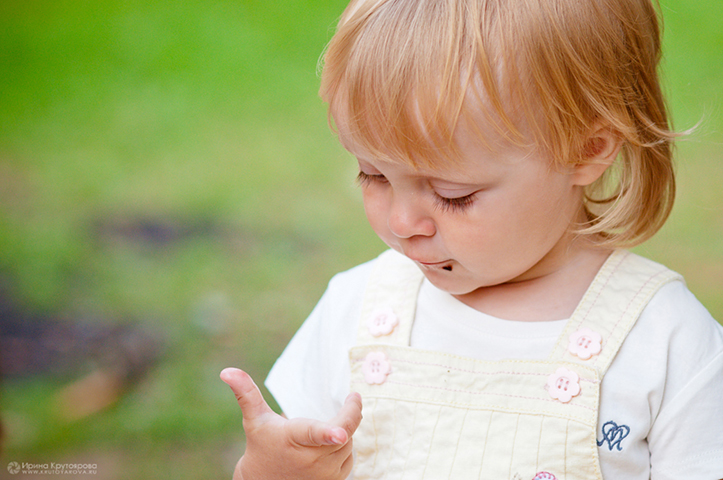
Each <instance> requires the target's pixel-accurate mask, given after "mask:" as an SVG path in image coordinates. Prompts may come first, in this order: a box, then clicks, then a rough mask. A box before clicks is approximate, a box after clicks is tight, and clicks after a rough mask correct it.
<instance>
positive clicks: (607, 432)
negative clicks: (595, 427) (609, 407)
mask: <svg viewBox="0 0 723 480" xmlns="http://www.w3.org/2000/svg"><path fill="white" fill-rule="evenodd" d="M629 433H630V427H628V426H627V425H620V426H618V424H617V423H615V422H613V421H610V422H607V423H605V424H604V425H603V426H602V434H603V438H602V440H598V441H597V446H598V447H602V446H603V445H605V442H607V443H608V448H609V449H610V451H611V452H612V450H613V448H617V449H618V452H622V450H623V447H622V445H621V442H622V441H623V439H624V438H625V437H627V436H628V434H629Z"/></svg>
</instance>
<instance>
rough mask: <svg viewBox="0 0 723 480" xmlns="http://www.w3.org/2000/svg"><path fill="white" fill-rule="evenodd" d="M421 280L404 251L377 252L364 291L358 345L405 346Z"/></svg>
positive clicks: (422, 278)
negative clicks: (379, 253)
mask: <svg viewBox="0 0 723 480" xmlns="http://www.w3.org/2000/svg"><path fill="white" fill-rule="evenodd" d="M422 280H424V274H423V273H422V272H421V271H420V270H419V268H418V267H417V266H416V265H415V264H414V262H412V261H411V260H409V259H408V258H407V257H405V256H404V255H402V254H400V253H397V252H395V251H394V250H387V251H385V252H384V253H382V254H381V255H379V257H378V258H377V259H376V261H375V265H374V268H373V269H372V272H371V275H370V277H369V281H368V282H367V285H366V290H365V291H364V299H363V303H362V309H361V318H360V322H359V333H358V335H357V345H368V344H374V343H383V344H385V345H397V346H408V345H409V341H410V337H411V334H412V324H413V323H414V313H415V310H416V307H417V295H418V293H419V287H421V285H422Z"/></svg>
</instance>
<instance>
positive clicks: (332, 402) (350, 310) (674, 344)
mask: <svg viewBox="0 0 723 480" xmlns="http://www.w3.org/2000/svg"><path fill="white" fill-rule="evenodd" d="M373 263H374V261H371V262H367V263H365V264H362V265H359V266H357V267H355V268H353V269H351V270H349V271H346V272H343V273H340V274H338V275H336V276H335V277H334V278H333V279H332V280H331V282H330V283H329V287H328V289H327V291H326V292H325V293H324V295H323V296H322V298H321V300H320V301H319V303H318V304H317V306H316V308H315V309H314V310H313V312H312V313H311V315H310V316H309V318H308V319H307V320H306V321H305V322H304V324H303V325H302V326H301V328H300V329H299V331H298V332H297V333H296V335H295V336H294V338H293V339H292V340H291V342H290V343H289V345H288V346H287V348H286V350H285V351H284V353H283V354H282V355H281V357H280V358H279V359H278V361H277V362H276V364H275V365H274V367H273V369H272V370H271V372H270V374H269V376H268V378H267V380H266V386H267V388H268V389H269V391H270V392H271V393H272V394H273V396H274V398H275V399H276V401H277V402H278V404H279V405H280V406H281V408H282V410H283V411H284V413H285V414H286V415H287V416H289V417H290V418H295V417H305V418H314V419H318V420H329V419H331V418H333V417H334V416H335V415H336V413H337V412H338V411H339V409H340V408H341V406H342V404H343V402H344V399H345V398H346V396H347V395H348V394H349V392H350V371H349V370H350V369H349V362H348V352H349V349H350V348H351V347H352V346H354V345H355V344H356V339H357V332H358V326H359V316H360V310H361V304H362V297H363V293H364V288H365V286H366V282H367V279H368V277H369V274H370V271H371V268H372V266H373ZM566 322H567V320H554V321H549V322H516V321H509V320H502V319H498V318H494V317H490V316H489V315H485V314H484V313H481V312H478V311H477V310H474V309H472V308H470V307H469V306H467V305H465V304H463V303H462V302H460V301H458V300H457V299H455V298H454V297H453V296H451V295H449V294H448V293H446V292H444V291H441V290H439V289H437V288H436V287H434V286H433V285H432V284H431V283H429V282H428V281H427V280H426V279H425V280H424V282H423V283H422V287H421V289H420V293H419V298H418V300H417V310H416V314H415V321H414V326H413V329H412V336H411V342H410V343H411V346H412V347H415V348H420V349H425V350H436V351H443V352H448V353H453V354H456V355H463V356H468V357H473V358H477V359H480V360H499V359H503V358H525V359H544V358H547V356H548V355H549V353H550V352H551V350H552V348H553V346H554V344H555V342H556V340H557V338H558V337H559V336H560V334H561V333H562V331H563V329H564V327H565V323H566ZM600 396H601V399H600V412H599V413H600V416H599V425H598V430H597V439H598V445H599V449H598V451H599V454H600V464H601V469H602V473H603V476H604V477H605V478H607V479H613V480H648V479H649V478H652V479H654V480H668V479H670V480H673V479H676V480H682V479H685V480H717V479H722V478H723V327H721V326H720V325H719V324H718V323H717V322H716V321H715V320H714V319H713V318H712V317H711V316H710V314H709V313H708V311H707V310H706V309H705V308H704V307H703V306H702V305H701V304H700V302H698V300H697V299H696V298H695V297H694V296H693V294H692V293H691V292H690V291H689V290H688V289H687V288H686V286H685V284H683V283H682V282H672V283H670V284H667V285H665V286H664V287H663V288H661V290H660V291H659V292H658V293H657V294H656V296H655V297H654V298H653V299H652V300H651V302H650V303H649V304H648V306H647V307H646V309H645V310H644V311H643V313H642V315H641V316H640V318H639V319H638V321H637V323H636V324H635V326H634V327H633V329H632V330H631V332H630V334H629V335H628V337H627V339H626V341H625V342H624V343H623V345H622V347H621V349H620V351H619V352H618V355H617V357H616V358H615V360H614V361H613V363H612V364H611V366H610V369H609V370H608V372H607V373H606V375H605V377H604V379H603V382H602V384H601V393H600Z"/></svg>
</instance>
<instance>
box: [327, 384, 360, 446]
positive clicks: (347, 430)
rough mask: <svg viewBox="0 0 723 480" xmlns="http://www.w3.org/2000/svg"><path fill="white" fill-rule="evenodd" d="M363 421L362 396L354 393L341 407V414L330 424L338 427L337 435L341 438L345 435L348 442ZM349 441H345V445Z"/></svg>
mask: <svg viewBox="0 0 723 480" xmlns="http://www.w3.org/2000/svg"><path fill="white" fill-rule="evenodd" d="M361 420H362V400H361V395H359V394H358V393H356V392H354V393H351V394H349V396H348V397H346V400H345V401H344V405H343V406H342V407H341V410H339V413H338V414H337V415H336V417H334V419H333V420H332V421H331V422H330V423H331V424H332V425H335V426H336V427H337V428H336V429H335V433H336V434H338V435H340V436H341V435H342V434H343V435H344V436H346V439H347V440H348V439H349V438H351V436H352V435H354V432H356V429H357V428H358V427H359V424H360V423H361ZM347 440H344V443H346V441H347Z"/></svg>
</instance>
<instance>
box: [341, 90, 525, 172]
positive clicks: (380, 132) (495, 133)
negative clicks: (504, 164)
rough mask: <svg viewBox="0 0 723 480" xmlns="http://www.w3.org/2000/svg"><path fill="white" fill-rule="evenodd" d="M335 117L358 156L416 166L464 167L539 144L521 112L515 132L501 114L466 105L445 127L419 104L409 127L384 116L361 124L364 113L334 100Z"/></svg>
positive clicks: (345, 141) (343, 141)
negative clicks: (387, 120) (389, 121)
mask: <svg viewBox="0 0 723 480" xmlns="http://www.w3.org/2000/svg"><path fill="white" fill-rule="evenodd" d="M330 116H331V117H332V118H333V120H334V124H335V127H336V128H335V129H336V132H337V136H338V138H339V141H340V142H341V144H342V145H343V146H344V148H345V149H346V150H348V151H349V152H350V153H351V154H352V155H354V156H355V157H357V158H360V159H367V160H381V161H384V162H387V163H401V164H406V165H409V166H412V167H414V168H416V169H426V170H431V171H435V170H441V169H447V168H449V167H460V166H462V164H463V163H465V161H467V160H469V159H471V158H474V157H476V156H480V155H482V156H489V155H497V156H504V155H503V154H506V153H509V152H512V151H514V152H516V154H518V153H519V152H520V151H527V150H530V149H531V148H533V147H534V146H535V142H534V140H533V137H532V135H530V134H529V128H528V127H527V124H526V122H524V121H523V120H522V119H521V118H520V117H519V116H516V117H517V118H516V122H515V125H514V126H513V128H514V129H515V130H514V131H510V130H508V129H507V127H506V126H505V124H504V123H505V122H504V121H503V120H502V119H501V118H500V116H499V115H496V114H493V113H490V111H489V110H483V109H481V108H479V107H478V106H476V105H466V106H465V107H464V108H463V109H462V111H461V113H460V114H459V116H458V118H456V119H454V122H453V121H449V122H448V123H445V124H443V125H441V126H440V125H439V124H435V122H434V120H435V119H429V118H426V117H425V116H423V114H422V113H421V111H420V109H418V108H413V111H412V112H408V114H407V121H406V122H404V123H405V124H404V125H390V124H387V123H385V122H384V121H383V120H382V119H379V120H378V121H377V122H376V123H375V122H370V121H369V120H368V119H365V120H366V121H361V122H360V117H363V114H362V115H360V114H359V113H357V112H350V109H349V104H348V103H346V102H337V103H335V104H334V105H333V106H332V108H331V109H330ZM437 120H438V119H437ZM405 127H407V128H408V129H409V130H405ZM412 130H414V132H412ZM395 134H396V135H395Z"/></svg>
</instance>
